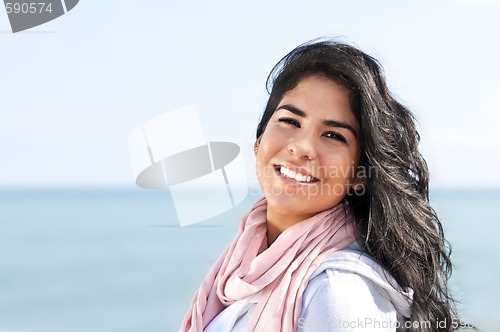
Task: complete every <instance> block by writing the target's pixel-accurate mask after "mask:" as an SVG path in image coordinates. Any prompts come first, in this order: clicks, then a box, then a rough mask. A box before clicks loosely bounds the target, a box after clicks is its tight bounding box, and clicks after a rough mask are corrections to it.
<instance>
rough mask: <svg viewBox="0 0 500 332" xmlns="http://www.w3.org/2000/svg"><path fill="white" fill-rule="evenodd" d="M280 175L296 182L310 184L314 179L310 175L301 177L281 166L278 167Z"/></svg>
mask: <svg viewBox="0 0 500 332" xmlns="http://www.w3.org/2000/svg"><path fill="white" fill-rule="evenodd" d="M280 173H281V174H283V175H284V176H286V177H289V178H292V179H295V180H296V181H298V182H312V181H313V179H314V178H313V177H312V176H310V175H302V174H300V173H297V172H294V171H292V170H291V169H288V168H286V167H283V166H280Z"/></svg>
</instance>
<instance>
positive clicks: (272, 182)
mask: <svg viewBox="0 0 500 332" xmlns="http://www.w3.org/2000/svg"><path fill="white" fill-rule="evenodd" d="M358 137H359V125H358V122H357V120H356V118H355V116H354V114H353V112H352V110H351V106H350V100H349V93H348V91H347V90H346V89H345V88H344V87H342V86H340V85H339V84H337V83H335V82H334V81H332V80H329V79H327V78H325V77H322V76H310V77H306V78H304V79H302V80H301V81H299V83H298V84H297V86H296V87H295V88H294V89H292V90H290V91H288V92H287V93H285V94H284V95H283V98H282V100H281V102H280V103H279V104H278V107H277V108H276V110H275V112H274V114H273V115H272V117H271V118H270V120H269V122H268V123H267V125H266V128H265V130H264V132H263V134H262V135H261V136H260V137H259V138H258V140H257V142H256V147H257V148H258V149H257V152H256V170H257V178H258V180H259V183H260V186H261V188H262V190H263V192H264V195H265V197H266V199H267V204H268V205H267V217H268V220H282V221H286V223H287V224H289V225H292V224H295V223H297V222H299V221H301V220H304V219H307V218H309V217H312V216H313V215H315V214H317V213H319V212H321V211H323V210H326V209H328V208H331V207H333V206H335V205H336V204H338V203H339V202H340V201H341V200H342V199H343V198H344V197H345V195H346V194H347V192H348V190H349V188H350V187H353V186H356V185H357V184H359V182H360V181H361V179H358V178H356V177H355V175H356V172H355V170H356V165H357V163H358V159H359V155H360V146H359V142H358Z"/></svg>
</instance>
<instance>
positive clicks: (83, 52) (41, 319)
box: [0, 0, 500, 332]
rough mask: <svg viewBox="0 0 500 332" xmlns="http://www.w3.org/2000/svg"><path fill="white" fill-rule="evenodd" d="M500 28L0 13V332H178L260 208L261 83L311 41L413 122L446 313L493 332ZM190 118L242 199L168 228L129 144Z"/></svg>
mask: <svg viewBox="0 0 500 332" xmlns="http://www.w3.org/2000/svg"><path fill="white" fill-rule="evenodd" d="M499 15H500V1H496V0H449V1H430V0H425V1H420V2H418V3H416V2H413V3H409V2H401V1H395V0H394V1H377V2H374V1H373V2H367V1H359V0H355V1H350V2H345V1H326V0H325V1H318V0H312V1H308V2H307V3H305V2H303V1H275V2H272V3H270V2H265V1H251V2H250V1H249V2H244V3H243V2H239V3H235V2H230V1H211V2H207V1H204V2H202V1H183V2H177V3H170V2H166V1H150V2H147V3H139V2H137V1H127V0H120V1H117V0H114V1H105V2H102V1H97V0H82V1H80V3H79V4H78V5H77V6H76V7H75V8H74V9H73V10H72V11H71V12H69V13H68V14H66V15H64V16H62V17H60V18H58V19H56V20H54V21H51V22H49V23H47V24H44V25H41V26H39V27H35V28H33V29H30V30H27V31H25V32H19V33H16V34H13V33H12V32H11V30H10V25H9V21H8V18H7V14H6V12H5V11H4V10H3V8H0V332H63V331H72V332H79V331H103V332H104V331H105V332H111V331H120V332H128V331H151V332H155V331H174V330H176V328H177V327H178V326H179V324H180V320H181V318H182V315H183V314H184V312H185V311H186V309H187V307H188V304H189V302H190V300H191V298H192V296H193V294H194V291H195V289H196V288H197V287H198V285H199V283H200V282H201V279H202V278H203V276H204V275H205V273H206V272H207V270H208V269H209V267H210V266H211V264H212V263H213V262H214V261H215V259H216V258H217V257H218V255H219V254H220V253H221V252H222V250H223V249H224V248H225V247H226V246H227V244H228V243H229V241H230V240H231V239H232V238H233V237H234V235H235V233H236V231H237V228H238V224H239V221H240V219H241V217H242V215H243V214H244V213H245V212H246V210H247V209H248V207H249V206H250V205H251V204H252V203H253V202H254V201H255V200H256V199H257V197H258V195H259V190H258V186H257V183H256V180H255V178H254V175H253V171H254V168H253V163H254V159H253V142H254V137H255V136H254V135H255V128H256V125H257V122H258V119H259V116H260V114H261V112H262V111H263V109H264V106H265V103H266V101H267V92H266V90H265V80H266V78H267V75H268V73H269V71H270V70H271V68H272V67H273V65H274V64H275V63H276V62H277V61H278V60H279V59H281V57H282V56H284V55H285V54H286V53H288V52H289V51H290V50H291V49H293V48H294V47H295V46H297V45H299V44H301V43H303V42H305V41H308V40H311V39H314V38H317V37H321V36H329V37H338V38H341V39H343V40H347V41H349V42H351V43H353V44H354V45H356V46H358V47H360V48H361V49H363V50H364V51H365V52H367V53H369V54H371V55H373V56H374V57H375V58H377V59H378V60H379V61H380V62H381V63H382V65H383V67H384V68H385V72H386V76H387V79H388V82H389V85H390V88H391V89H392V91H393V92H394V93H395V95H396V96H397V97H398V98H399V99H400V100H401V101H402V102H403V103H404V104H406V105H407V106H408V107H409V108H410V109H412V110H413V112H414V113H415V116H416V118H417V120H418V122H419V130H420V133H421V136H422V141H421V149H422V152H423V154H424V156H425V157H426V159H427V161H428V164H429V168H430V172H431V200H432V203H433V206H434V207H435V209H436V210H437V211H438V213H439V215H440V217H441V220H442V222H443V224H444V227H445V231H446V235H447V238H448V240H449V242H450V243H451V245H452V248H453V255H452V258H453V261H454V264H455V271H454V276H453V278H452V282H451V283H452V289H453V291H454V294H455V295H456V297H457V299H458V300H459V301H460V304H459V311H460V313H461V316H462V317H463V318H464V320H466V321H468V322H472V323H475V324H477V325H479V326H480V327H482V328H483V330H485V331H500V319H499V318H497V311H496V309H495V308H496V300H497V298H498V297H500V286H499V285H498V282H497V280H499V277H500V267H498V265H497V264H496V261H497V260H498V257H499V256H500V249H499V248H498V246H497V245H496V242H497V239H496V237H497V235H498V233H499V230H500V226H498V225H499V222H500V218H499V217H498V214H497V213H496V207H497V206H498V205H499V203H500V177H498V176H497V174H498V168H499V164H500V154H499V152H500V131H499V130H497V126H498V123H499V121H500V112H499V106H498V105H499V104H500V103H499V98H500V80H499V79H498V77H500V63H499V61H498V59H499V58H500V37H499V36H500V21H499V20H498V17H499ZM190 104H196V106H197V108H198V113H199V116H200V118H201V121H202V124H203V127H204V131H205V136H206V138H207V140H209V141H230V142H234V143H237V144H238V145H239V146H240V147H241V153H242V156H243V158H244V160H245V163H246V165H247V174H248V177H249V183H248V186H249V187H250V190H249V192H250V194H249V195H248V197H247V199H245V201H244V202H243V203H241V204H240V205H239V206H238V207H237V208H235V209H233V210H231V211H228V212H226V213H225V214H223V215H220V216H217V217H215V218H212V219H210V220H208V221H206V222H203V223H200V224H198V225H196V226H192V227H188V228H180V227H179V226H178V220H177V216H176V212H175V209H174V206H173V204H172V201H171V197H170V193H169V192H168V190H159V191H153V190H145V189H140V188H138V187H136V186H135V184H134V179H133V176H132V171H131V168H130V162H129V155H128V145H127V144H128V143H127V141H128V135H129V133H130V132H131V131H132V130H133V129H134V128H135V127H137V126H139V125H140V124H141V123H143V122H144V121H146V120H147V119H150V118H152V117H154V116H156V115H159V114H162V113H164V112H167V111H169V110H173V109H175V108H179V107H182V106H185V105H190ZM200 190H201V189H200ZM200 194H201V193H200Z"/></svg>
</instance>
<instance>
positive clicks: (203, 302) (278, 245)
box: [179, 198, 355, 332]
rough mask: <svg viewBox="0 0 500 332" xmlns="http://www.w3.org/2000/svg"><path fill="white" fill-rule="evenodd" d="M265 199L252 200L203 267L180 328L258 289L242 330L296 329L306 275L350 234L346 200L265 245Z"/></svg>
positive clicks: (199, 323) (199, 326) (193, 328)
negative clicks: (229, 239)
mask: <svg viewBox="0 0 500 332" xmlns="http://www.w3.org/2000/svg"><path fill="white" fill-rule="evenodd" d="M266 211H267V201H266V200H265V198H262V199H260V200H259V201H257V202H256V203H255V204H254V206H253V207H252V209H251V210H250V212H249V213H248V214H247V215H246V216H245V217H244V218H243V221H242V223H241V226H240V229H239V232H238V235H237V236H236V239H235V240H234V241H233V243H231V245H230V246H229V248H228V249H226V251H225V252H224V253H223V254H222V255H221V256H220V258H219V259H218V260H217V262H216V263H215V264H214V266H213V267H212V268H211V269H210V271H209V272H208V275H207V276H206V277H205V279H204V280H203V282H202V284H201V286H200V288H199V289H198V291H197V292H196V294H195V296H194V299H193V301H192V303H191V308H190V309H189V312H188V313H187V314H186V316H185V317H184V320H183V322H182V327H181V329H180V330H179V331H183V332H186V331H190V332H201V331H203V329H204V328H205V327H206V326H207V325H208V324H209V323H210V321H211V320H212V319H213V318H214V317H215V316H217V315H218V314H219V313H220V312H221V311H222V310H224V309H225V308H226V307H227V306H229V305H231V304H232V303H234V302H236V301H238V300H240V299H243V298H245V297H247V296H250V295H253V294H255V293H257V292H262V293H261V295H260V297H259V300H258V303H257V306H256V308H255V310H254V312H253V314H252V316H251V317H250V320H249V325H248V327H247V331H287V332H289V331H295V330H296V328H297V323H298V319H299V317H300V314H301V311H302V293H303V292H304V289H305V287H306V286H307V283H308V282H309V278H310V276H311V275H312V273H313V272H314V271H315V270H316V268H318V266H319V265H320V264H321V262H322V261H323V260H324V259H325V258H326V257H327V256H328V255H329V254H331V253H332V252H334V251H336V250H339V249H343V248H345V247H347V246H348V245H349V244H351V243H352V242H353V241H354V240H355V237H354V231H353V216H352V212H351V210H350V209H349V208H348V206H347V204H344V203H339V204H337V205H336V206H335V207H333V208H331V209H328V210H325V211H323V212H320V213H318V214H317V215H315V216H313V217H311V218H309V219H306V220H304V221H302V222H299V223H297V224H295V225H293V226H291V227H289V228H287V229H286V230H285V231H284V232H283V233H281V234H280V236H278V238H277V239H276V241H275V242H274V243H273V244H272V245H271V246H270V247H269V248H267V237H266V232H267V227H266Z"/></svg>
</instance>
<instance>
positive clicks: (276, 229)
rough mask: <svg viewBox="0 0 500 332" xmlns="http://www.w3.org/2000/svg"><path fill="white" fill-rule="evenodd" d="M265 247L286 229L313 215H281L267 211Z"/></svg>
mask: <svg viewBox="0 0 500 332" xmlns="http://www.w3.org/2000/svg"><path fill="white" fill-rule="evenodd" d="M266 216H267V245H268V247H269V246H271V244H273V242H274V241H276V239H277V238H278V236H280V234H281V233H283V232H284V231H285V230H286V229H287V228H289V227H291V226H293V225H295V224H297V223H299V222H301V221H302V220H306V219H308V218H310V217H312V216H313V215H309V214H304V215H282V214H277V213H273V212H272V211H270V210H269V209H268V210H267V214H266Z"/></svg>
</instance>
